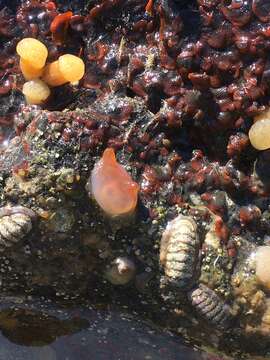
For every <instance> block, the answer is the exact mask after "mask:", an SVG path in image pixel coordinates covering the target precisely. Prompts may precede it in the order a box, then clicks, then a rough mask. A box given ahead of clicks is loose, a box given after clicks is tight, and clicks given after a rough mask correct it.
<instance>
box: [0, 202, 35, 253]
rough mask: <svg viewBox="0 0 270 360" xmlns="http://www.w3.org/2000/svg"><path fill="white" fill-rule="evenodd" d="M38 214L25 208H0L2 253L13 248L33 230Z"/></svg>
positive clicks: (0, 246)
mask: <svg viewBox="0 0 270 360" xmlns="http://www.w3.org/2000/svg"><path fill="white" fill-rule="evenodd" d="M35 216H36V214H35V213H34V212H33V211H32V210H30V209H28V208H26V207H23V206H13V207H10V206H6V207H2V208H0V251H4V250H5V249H6V248H8V247H11V246H13V245H14V244H16V243H17V242H18V241H20V240H21V239H22V238H23V237H24V236H25V235H26V234H27V233H29V231H30V230H31V229H32V219H33V218H34V217H35Z"/></svg>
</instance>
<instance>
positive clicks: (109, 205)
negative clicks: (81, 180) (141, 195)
mask: <svg viewBox="0 0 270 360" xmlns="http://www.w3.org/2000/svg"><path fill="white" fill-rule="evenodd" d="M90 188H91V192H92V195H93V197H94V198H95V200H96V201H97V203H98V204H99V206H100V207H101V208H102V209H103V210H104V211H105V212H106V213H107V214H109V215H111V216H118V215H125V214H130V213H132V212H133V211H134V210H135V208H136V205H137V200H138V191H139V185H138V184H137V183H136V182H134V181H133V180H132V178H131V176H130V175H129V174H128V172H127V171H126V170H125V169H124V167H123V166H121V165H120V164H118V162H117V160H116V158H115V153H114V150H113V149H111V148H107V149H106V150H105V151H104V153H103V155H102V158H101V159H100V160H99V161H98V163H97V164H96V165H95V166H94V169H93V171H92V174H91V177H90Z"/></svg>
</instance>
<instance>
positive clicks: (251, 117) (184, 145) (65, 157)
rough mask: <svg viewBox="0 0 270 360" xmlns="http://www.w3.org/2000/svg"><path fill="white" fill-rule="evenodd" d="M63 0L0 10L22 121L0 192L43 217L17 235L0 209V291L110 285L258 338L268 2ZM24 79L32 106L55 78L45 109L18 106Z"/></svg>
mask: <svg viewBox="0 0 270 360" xmlns="http://www.w3.org/2000/svg"><path fill="white" fill-rule="evenodd" d="M63 3H64V2H60V1H59V2H57V4H58V5H56V4H55V3H54V2H53V1H47V0H46V1H43V2H40V1H32V0H27V1H21V2H20V1H18V6H15V8H16V9H14V8H10V9H9V8H5V9H3V10H1V12H0V34H1V39H3V44H4V45H3V51H2V52H1V56H0V70H1V77H0V91H1V98H0V101H2V102H1V104H2V107H1V109H0V124H1V125H5V126H7V125H11V124H12V123H13V122H14V130H15V133H16V135H17V136H16V137H15V138H14V139H13V140H12V141H10V143H8V145H7V147H3V150H2V149H1V157H0V166H1V170H2V172H3V178H1V179H0V199H1V204H0V205H1V207H3V208H6V206H7V205H8V204H11V206H15V207H16V206H17V205H18V204H19V205H20V206H23V207H24V208H29V209H32V211H35V213H36V214H37V215H38V219H37V221H36V222H35V226H33V228H32V230H31V231H30V232H29V233H28V234H27V236H24V234H25V233H26V232H25V231H22V233H20V234H19V233H18V231H17V230H19V229H17V228H16V231H15V230H14V229H15V227H11V225H10V223H11V224H13V220H14V219H13V218H11V217H12V216H9V218H11V219H10V223H9V224H8V225H7V226H8V229H9V230H10V231H11V230H12V229H13V230H14V234H17V233H18V235H16V236H15V235H14V234H11V235H12V236H11V235H10V234H8V233H7V232H6V233H5V232H4V231H5V230H6V227H5V226H6V224H5V223H4V224H3V228H4V229H5V230H3V234H4V235H5V236H4V235H3V238H5V239H12V240H14V239H15V240H16V241H14V246H12V247H10V248H9V249H6V248H7V247H8V246H6V245H9V244H10V243H11V242H7V243H6V244H5V247H3V249H4V250H5V251H3V254H2V255H3V257H4V256H7V257H8V258H7V259H3V261H1V264H0V267H1V269H0V270H1V273H3V274H5V276H3V278H2V282H1V291H3V292H12V291H19V290H18V289H20V290H21V291H27V292H28V293H31V294H32V293H34V294H35V293H38V294H42V295H43V294H45V295H46V296H47V295H48V293H49V294H50V295H51V294H52V296H53V295H54V296H57V297H59V298H60V297H62V298H64V299H67V298H68V299H74V298H77V299H78V298H79V297H80V296H81V294H84V295H85V296H86V297H90V296H91V295H92V294H95V296H98V294H102V296H107V297H108V298H110V299H111V297H112V294H114V295H115V296H117V294H118V290H119V293H120V294H121V296H120V298H121V301H124V300H125V301H126V302H127V303H129V304H130V306H131V308H132V306H134V307H136V305H137V307H136V311H137V310H138V311H141V312H144V310H142V309H145V307H144V305H145V303H147V306H148V307H147V310H145V313H147V314H148V316H151V315H150V313H153V314H154V313H158V314H161V313H162V314H164V313H163V311H164V312H165V313H166V316H161V317H159V320H158V321H160V322H162V319H163V318H165V317H166V321H164V322H163V323H162V325H164V326H166V327H169V328H172V329H174V330H175V331H181V332H182V334H184V335H185V336H187V337H189V338H192V339H194V338H195V339H197V340H199V341H200V342H203V343H205V344H208V345H211V340H212V338H211V336H209V334H213V333H216V330H218V331H220V330H221V331H223V336H222V337H219V343H218V344H217V347H220V348H222V349H226V350H228V349H229V351H232V352H233V351H239V349H240V348H241V350H243V349H244V350H247V351H251V350H250V349H251V346H253V348H254V349H253V351H254V352H257V353H266V352H267V349H268V348H269V343H270V325H269V324H270V321H269V312H270V310H269V289H268V287H269V282H268V279H269V272H268V266H266V265H267V264H266V260H265V259H267V257H268V256H267V255H268V252H269V250H268V249H269V236H270V225H269V224H270V222H269V221H270V200H269V199H270V197H269V195H270V171H269V164H270V150H269V136H268V132H269V130H268V129H269V111H268V109H269V83H270V82H269V61H268V54H269V48H270V44H269V24H270V17H269V6H268V2H267V1H266V0H246V1H227V0H226V1H225V0H221V1H217V0H197V1H195V0H194V1H193V0H191V1H174V0H160V1H159V0H157V1H148V2H147V3H146V2H145V1H141V0H127V1H120V0H114V1H109V0H102V1H95V0H93V1H90V2H87V4H86V2H79V3H80V6H78V5H77V4H78V1H76V2H69V1H67V2H65V4H64V5H63ZM30 39H32V40H31V41H32V42H33V41H34V42H33V44H34V43H35V44H37V40H36V39H39V41H40V42H41V43H42V44H46V49H47V51H48V53H46V50H44V48H43V46H42V45H40V44H39V45H38V46H37V45H35V46H37V48H38V47H40V49H41V50H40V51H39V52H38V54H37V55H34V57H37V59H36V60H35V59H33V53H34V54H35V51H36V50H35V46H34V48H32V47H30V50H29V47H28V45H29V44H28V43H27V42H28V41H30ZM21 41H22V43H20V42H21ZM26 41H27V42H26ZM25 42H26V50H23V51H21V49H20V46H19V45H18V46H19V47H18V49H19V51H18V53H19V55H20V57H21V60H20V65H18V57H17V56H16V54H15V51H14V49H15V47H16V44H20V45H22V44H24V43H25ZM37 48H36V49H37ZM31 54H32V55H31ZM46 54H47V55H46ZM71 54H72V55H71ZM73 54H75V55H76V56H78V57H74V55H73ZM29 56H30V58H29ZM47 56H48V58H47V59H46V57H47ZM41 58H42V61H41V60H40V59H41ZM29 59H30V60H29ZM75 68H76V70H75ZM21 72H23V74H24V76H25V78H26V79H27V80H28V79H29V82H28V83H26V84H24V79H23V76H22V74H21ZM82 76H83V77H82ZM78 79H81V81H80V83H79V86H77V87H74V86H65V84H66V83H68V82H71V83H73V82H75V81H77V80H78ZM34 86H35V91H34V93H35V95H33V91H32V90H33V87H34ZM22 88H23V92H24V93H25V95H26V97H27V102H28V103H33V104H38V103H42V102H44V101H45V99H49V98H48V96H49V92H51V93H52V94H53V96H51V97H50V100H49V101H48V106H46V108H47V109H48V110H46V111H45V110H41V109H40V108H38V107H27V106H23V107H20V105H21V102H22V101H23V100H22V98H21V97H20V96H21V95H20V91H18V90H21V89H22ZM48 89H49V91H48ZM37 95H38V96H37ZM46 105H47V104H46ZM18 110H19V111H18ZM61 110H64V111H61ZM14 114H15V116H14ZM10 131H13V130H10ZM8 134H9V133H8ZM11 134H13V133H12V132H11ZM5 135H6V133H5V132H4V131H3V138H4V137H5ZM258 150H259V151H258ZM8 206H9V205H8ZM130 214H132V216H127V215H130ZM108 215H109V216H108ZM123 215H124V216H123ZM3 219H5V221H6V220H8V219H7V217H5V218H4V217H3ZM0 220H1V219H0ZM28 220H29V221H30V218H28ZM31 221H32V219H31ZM3 222H4V221H3ZM29 223H30V222H29ZM31 223H32V222H31ZM14 226H15V225H14ZM0 230H1V229H0ZM10 231H9V232H10ZM33 239H35V241H33ZM17 240H20V241H17ZM0 255H1V254H0ZM2 255H1V256H2ZM256 259H257V260H256ZM6 260H7V261H8V262H9V263H11V264H12V267H11V270H9V271H6V266H7V265H6ZM71 263H72V264H73V266H70V264H71ZM264 264H266V265H264ZM63 269H64V271H63ZM120 285H125V286H120ZM119 287H120V289H119ZM127 287H128V291H127V293H128V292H129V291H130V293H131V294H132V296H130V295H129V293H128V296H126V297H125V294H126V293H125V290H126V289H127ZM89 288H90V291H89ZM14 289H15V290H14ZM93 289H95V291H92V290H93ZM56 294H57V295H56ZM104 294H106V295H104ZM141 294H143V295H141ZM122 296H123V298H124V300H123V298H122ZM142 298H143V300H142V301H141V299H142ZM117 301H118V300H116V302H117ZM121 301H120V300H119V303H120V302H121ZM131 303H132V304H131ZM138 304H139V305H138ZM134 307H133V308H134ZM149 309H150V310H151V311H150V310H149ZM167 315H168V318H167ZM170 316H171V317H170ZM152 317H153V318H154V319H155V320H156V319H157V316H156V315H153V316H152ZM170 320H171V321H170ZM231 320H232V321H231ZM198 323H199V325H196V324H198ZM179 324H180V326H179ZM228 324H229V325H231V328H230V327H229V330H228ZM179 329H180V330H179ZM183 329H184V330H183ZM204 334H205V335H204ZM254 335H256V336H254ZM255 339H256V340H255ZM258 339H259V341H257V340H258ZM258 344H259V345H258Z"/></svg>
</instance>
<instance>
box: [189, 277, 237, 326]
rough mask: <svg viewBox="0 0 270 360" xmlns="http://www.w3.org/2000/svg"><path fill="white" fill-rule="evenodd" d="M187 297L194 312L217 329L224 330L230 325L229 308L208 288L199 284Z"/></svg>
mask: <svg viewBox="0 0 270 360" xmlns="http://www.w3.org/2000/svg"><path fill="white" fill-rule="evenodd" d="M188 297H189V299H190V301H191V304H192V306H193V307H194V309H195V310H196V312H197V313H198V314H199V315H200V316H201V317H202V318H204V319H206V320H207V321H208V322H209V323H211V324H212V325H215V326H216V327H217V328H218V329H226V328H227V327H228V325H229V323H230V319H231V313H230V308H229V306H228V305H227V304H225V303H224V301H223V300H222V299H220V297H219V296H218V295H217V294H216V293H215V292H214V291H213V290H212V289H210V288H209V287H207V286H206V285H203V284H200V285H199V286H198V287H197V288H195V289H194V290H192V291H190V292H189V294H188Z"/></svg>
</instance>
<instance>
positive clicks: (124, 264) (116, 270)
mask: <svg viewBox="0 0 270 360" xmlns="http://www.w3.org/2000/svg"><path fill="white" fill-rule="evenodd" d="M135 273H136V267H135V264H134V262H133V261H132V260H130V259H128V258H126V257H118V258H116V259H115V260H114V261H113V262H112V265H111V267H109V268H108V269H107V271H106V272H105V278H106V279H107V280H108V281H109V282H110V283H111V284H113V285H125V284H127V283H129V282H130V281H131V280H132V279H133V278H134V276H135Z"/></svg>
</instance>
